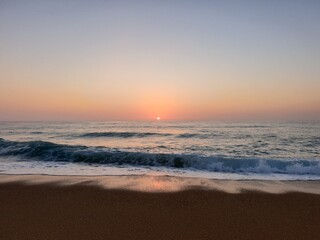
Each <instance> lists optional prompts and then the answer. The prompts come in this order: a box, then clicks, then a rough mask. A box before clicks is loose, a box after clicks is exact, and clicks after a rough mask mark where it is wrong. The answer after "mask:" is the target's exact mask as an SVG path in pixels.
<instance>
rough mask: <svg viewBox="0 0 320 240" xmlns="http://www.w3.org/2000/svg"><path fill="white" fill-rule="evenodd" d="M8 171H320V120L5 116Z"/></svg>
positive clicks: (312, 175)
mask: <svg viewBox="0 0 320 240" xmlns="http://www.w3.org/2000/svg"><path fill="white" fill-rule="evenodd" d="M0 173H1V174H54V175H136V174H137V175H142V174H152V175H172V176H187V177H203V178H215V179H239V180H241V179H267V180H274V179H275V180H296V179H297V180H309V179H320V124H319V123H288V122H270V123H266V122H240V123H232V122H165V121H157V122H81V123H80V122H68V123H67V122H61V123H58V122H50V123H49V122H0Z"/></svg>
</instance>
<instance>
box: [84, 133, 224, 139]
mask: <svg viewBox="0 0 320 240" xmlns="http://www.w3.org/2000/svg"><path fill="white" fill-rule="evenodd" d="M168 136H173V137H176V138H200V139H208V138H212V137H215V136H218V135H217V134H213V133H211V134H208V133H206V134H203V133H181V134H171V133H156V132H89V133H84V134H80V135H78V137H80V138H100V137H105V138H108V137H109V138H134V137H135V138H145V137H168Z"/></svg>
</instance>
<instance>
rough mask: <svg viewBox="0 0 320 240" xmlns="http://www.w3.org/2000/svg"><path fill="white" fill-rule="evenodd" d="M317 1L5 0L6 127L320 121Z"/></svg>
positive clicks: (0, 2) (0, 58) (2, 72)
mask: <svg viewBox="0 0 320 240" xmlns="http://www.w3.org/2000/svg"><path fill="white" fill-rule="evenodd" d="M319 13H320V1H318V0H299V1H298V0H281V1H279V0H275V1H265V0H263V1H262V0H261V1H254V0H251V1H246V0H243V1H236V0H234V1H231V0H230V1H229V0H226V1H214V0H212V1H208V0H193V1H190V0H184V1H182V0H179V1H178V0H170V1H169V0H162V1H152V0H149V1H142V0H141V1H138V0H121V1H119V0H117V1H116V0H113V1H111V0H109V1H108V0H105V1H102V0H90V1H89V0H86V1H84V0H77V1H76V0H55V1H54V0H53V1H47V0H38V1H37V0H29V1H23V0H21V1H17V0H0V120H2V121H7V120H18V121H24V120H54V121H55V120H58V121H60V120H96V121H104V120H152V119H156V117H158V116H159V117H161V119H163V120H239V119H240V120H278V119H280V120H286V119H290V120H291V119H292V120H294V119H297V120H304V119H307V120H320V24H319V23H320V14H319Z"/></svg>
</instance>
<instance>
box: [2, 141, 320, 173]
mask: <svg viewBox="0 0 320 240" xmlns="http://www.w3.org/2000/svg"><path fill="white" fill-rule="evenodd" d="M0 156H5V157H9V156H15V157H19V159H21V160H40V161H62V162H74V163H77V162H81V163H92V164H113V165H123V164H124V165H131V166H156V167H169V168H186V169H191V170H192V169H194V170H203V171H209V172H230V173H239V172H241V173H283V174H312V175H320V159H315V160H304V159H296V160H294V159H258V158H256V159H254V158H231V157H226V156H202V155H195V154H194V155H188V154H164V153H145V152H129V151H128V152H127V151H119V150H115V149H110V148H106V147H88V146H79V145H65V144H56V143H51V142H44V141H28V142H18V141H8V140H4V139H2V138H0Z"/></svg>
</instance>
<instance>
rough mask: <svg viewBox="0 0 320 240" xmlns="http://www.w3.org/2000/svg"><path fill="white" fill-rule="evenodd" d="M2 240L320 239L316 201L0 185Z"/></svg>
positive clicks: (306, 196)
mask: <svg viewBox="0 0 320 240" xmlns="http://www.w3.org/2000/svg"><path fill="white" fill-rule="evenodd" d="M0 216H1V217H0V239H4V240H9V239H41V240H42V239H47V240H51V239H54V240H56V239H78V240H81V239H112V240H113V239H126V240H128V239H139V240H141V239H155V240H156V239H161V240H168V239H172V240H173V239H174V240H178V239H183V240H188V239H190V240H191V239H192V240H200V239H224V240H227V239H268V240H269V239H320V228H319V226H320V195H319V194H310V193H281V194H270V193H266V192H264V193H263V192H252V191H250V192H243V193H239V194H230V193H226V192H221V191H216V190H204V189H200V188H198V189H189V190H183V191H176V192H139V191H131V190H120V189H118V190H117V189H113V190H112V189H105V188H102V187H100V186H97V185H92V184H85V183H76V184H69V185H64V186H62V185H57V184H53V183H41V184H25V183H23V182H2V183H0Z"/></svg>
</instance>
